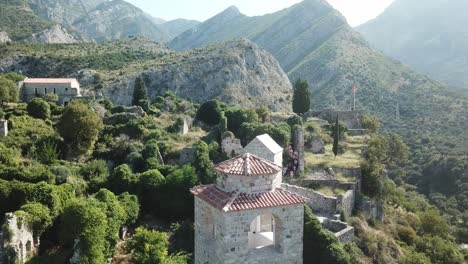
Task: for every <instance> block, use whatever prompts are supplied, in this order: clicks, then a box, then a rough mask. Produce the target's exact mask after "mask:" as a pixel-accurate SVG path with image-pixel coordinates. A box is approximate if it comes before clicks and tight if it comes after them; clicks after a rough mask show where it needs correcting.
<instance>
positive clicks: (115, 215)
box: [94, 189, 127, 258]
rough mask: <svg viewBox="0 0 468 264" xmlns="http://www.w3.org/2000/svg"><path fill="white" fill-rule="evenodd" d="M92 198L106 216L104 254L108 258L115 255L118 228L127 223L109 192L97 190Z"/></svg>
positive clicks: (120, 208)
mask: <svg viewBox="0 0 468 264" xmlns="http://www.w3.org/2000/svg"><path fill="white" fill-rule="evenodd" d="M94 198H95V199H96V200H97V201H99V203H98V205H97V206H98V207H100V208H101V210H102V211H103V212H104V213H105V214H106V219H107V226H106V235H105V242H104V246H105V249H104V253H105V255H106V257H108V258H109V257H112V256H113V255H114V253H115V246H116V245H117V242H118V240H119V231H120V227H121V226H122V225H123V224H125V222H126V221H127V214H126V211H125V209H124V208H123V206H122V204H121V203H120V202H119V200H118V198H117V196H115V194H113V193H112V192H111V191H109V190H106V189H101V190H99V192H98V193H96V195H95V196H94Z"/></svg>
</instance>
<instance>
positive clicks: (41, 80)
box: [23, 78, 77, 83]
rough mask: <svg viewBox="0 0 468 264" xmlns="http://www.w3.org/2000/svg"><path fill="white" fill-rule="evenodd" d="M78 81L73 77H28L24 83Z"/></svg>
mask: <svg viewBox="0 0 468 264" xmlns="http://www.w3.org/2000/svg"><path fill="white" fill-rule="evenodd" d="M74 81H77V80H76V79H73V78H26V79H25V80H24V81H23V82H24V83H70V82H74Z"/></svg>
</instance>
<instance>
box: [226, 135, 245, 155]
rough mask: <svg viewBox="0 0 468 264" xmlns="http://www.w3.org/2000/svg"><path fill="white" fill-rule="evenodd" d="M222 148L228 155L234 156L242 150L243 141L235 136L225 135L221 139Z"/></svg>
mask: <svg viewBox="0 0 468 264" xmlns="http://www.w3.org/2000/svg"><path fill="white" fill-rule="evenodd" d="M221 149H222V151H223V153H224V154H225V155H226V156H227V157H229V158H233V157H235V156H237V155H239V154H240V153H241V152H242V145H241V141H240V139H238V138H235V137H234V136H232V137H225V138H223V139H222V141H221Z"/></svg>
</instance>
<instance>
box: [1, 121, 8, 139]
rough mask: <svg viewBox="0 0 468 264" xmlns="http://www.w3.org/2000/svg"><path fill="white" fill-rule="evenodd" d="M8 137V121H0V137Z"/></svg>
mask: <svg viewBox="0 0 468 264" xmlns="http://www.w3.org/2000/svg"><path fill="white" fill-rule="evenodd" d="M7 135H8V121H7V120H3V119H0V137H6V136H7Z"/></svg>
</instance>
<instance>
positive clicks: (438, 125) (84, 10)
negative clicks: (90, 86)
mask: <svg viewBox="0 0 468 264" xmlns="http://www.w3.org/2000/svg"><path fill="white" fill-rule="evenodd" d="M11 2H15V1H11V0H0V3H2V4H4V5H9V6H13V4H11ZM22 3H23V6H26V5H27V6H28V8H29V9H25V8H22V10H27V12H29V13H28V14H29V15H31V16H34V18H35V19H37V21H38V23H36V24H35V25H34V26H35V27H37V26H41V27H44V28H47V27H50V26H51V25H54V24H53V23H59V24H60V25H64V27H66V28H67V29H69V30H70V31H73V32H75V31H76V32H80V34H83V35H86V36H89V35H91V36H92V37H93V39H94V40H97V41H102V40H106V39H113V38H123V37H124V36H126V35H139V34H141V32H143V31H144V32H146V33H145V34H149V35H151V36H149V37H150V39H152V40H155V39H157V40H160V41H164V40H165V39H166V40H168V39H170V36H171V35H166V36H164V35H159V37H158V36H156V35H158V34H159V33H161V32H164V31H165V30H163V29H162V28H163V27H162V25H166V26H168V25H170V24H168V23H170V22H165V21H161V20H158V19H154V18H152V17H150V16H149V15H147V14H145V13H144V12H143V11H141V10H140V9H138V8H136V7H134V6H132V5H130V4H128V3H126V2H124V1H122V0H113V1H103V0H87V1H84V0H58V1H52V0H23V2H22ZM54 3H55V4H54ZM72 4H75V5H76V6H75V5H73V7H70V5H72ZM78 4H79V5H78ZM80 5H81V9H80V8H79V6H80ZM70 8H77V10H78V11H76V14H75V15H74V16H73V15H67V12H75V9H73V11H70ZM80 10H81V11H80ZM124 10H127V11H126V12H124ZM83 14H85V15H83ZM118 14H121V15H118ZM138 14H139V15H138ZM64 18H66V19H64ZM51 21H54V22H51ZM39 22H41V23H39ZM182 22H183V23H185V25H184V26H178V25H180V24H182ZM173 23H174V25H170V28H172V29H173V30H174V29H177V31H179V32H180V31H183V30H184V28H189V29H188V30H186V31H184V32H183V33H181V34H179V35H178V36H176V37H175V38H173V39H172V40H171V41H170V42H167V45H169V47H171V48H173V49H175V50H177V51H186V52H188V53H177V54H179V55H178V56H177V57H178V58H180V61H178V62H177V63H176V64H175V65H182V64H179V63H180V62H182V61H185V62H190V63H188V64H184V65H185V66H186V67H185V66H184V69H185V70H184V71H182V72H183V73H184V74H186V75H187V76H185V77H184V81H183V82H181V83H187V85H188V86H189V87H190V88H191V89H198V90H200V89H201V90H203V89H204V88H203V87H206V85H207V83H205V80H208V79H210V78H209V77H207V76H209V75H210V74H211V73H210V72H206V71H198V67H200V65H199V64H197V61H196V60H194V59H192V58H191V57H186V58H185V59H183V57H184V56H187V55H183V54H196V53H197V50H198V49H199V48H203V49H202V51H204V50H206V49H207V48H208V49H210V48H209V47H212V46H211V45H215V44H216V43H220V42H221V43H223V42H226V41H232V40H233V39H243V38H245V39H248V40H250V41H252V42H253V43H255V44H256V45H255V46H254V47H257V46H258V47H259V48H260V49H261V50H262V48H263V49H265V50H266V51H262V53H264V52H265V53H264V54H265V56H267V55H266V54H268V53H271V54H272V55H273V56H274V57H275V58H276V60H277V61H278V62H279V64H280V65H281V67H282V68H283V70H284V72H285V73H286V74H287V75H288V77H289V79H290V80H292V81H294V80H296V79H298V78H302V79H306V80H307V81H309V83H310V90H311V92H312V108H313V109H315V110H318V109H324V108H336V109H340V110H346V109H350V108H351V105H352V96H351V94H352V93H351V87H352V85H353V83H356V85H357V89H358V92H357V108H358V109H359V110H364V111H367V112H370V113H373V114H376V115H378V116H379V117H381V119H382V120H383V127H384V129H388V131H397V132H399V133H400V134H405V133H407V134H408V137H414V136H417V137H419V138H421V137H424V138H430V139H431V140H434V141H435V142H436V143H435V145H436V146H438V147H439V148H440V149H442V150H443V151H452V150H454V149H459V150H463V147H464V146H465V145H466V142H468V135H467V134H466V133H464V131H466V130H468V127H467V126H468V120H467V118H468V92H467V91H464V90H459V89H455V88H452V87H447V86H446V85H443V84H441V83H439V82H436V81H433V80H431V79H430V78H428V77H427V76H424V75H421V74H418V73H416V72H414V71H412V70H411V69H410V68H408V67H407V66H405V65H403V64H402V63H400V62H399V61H397V60H394V59H392V58H390V57H387V56H386V55H384V54H383V53H382V52H379V51H376V50H375V49H373V48H372V46H371V45H369V44H368V42H367V41H366V40H365V38H364V37H363V36H362V35H361V34H360V33H358V32H357V31H355V30H354V29H353V28H352V27H350V26H349V25H348V24H347V22H346V19H345V18H344V17H343V16H342V15H341V14H340V13H339V12H338V11H337V10H335V9H334V8H333V7H332V6H331V5H330V4H328V2H327V1H325V0H304V1H303V2H301V3H298V4H296V5H294V6H291V7H289V8H286V9H284V10H281V11H278V12H275V13H272V14H268V15H264V16H256V17H249V16H246V15H244V14H242V13H241V12H240V11H239V10H238V9H237V8H236V7H229V8H228V9H226V10H225V11H223V12H221V13H220V14H218V15H216V16H214V17H213V18H211V19H209V20H207V21H205V22H203V23H197V22H194V21H191V22H187V21H180V20H179V21H176V22H173ZM151 24H153V25H155V27H152V28H148V27H145V26H142V27H141V28H139V27H138V25H151ZM193 24H195V25H194V26H193ZM101 27H104V28H106V27H109V28H106V29H105V30H103V31H99V30H97V29H101ZM0 28H1V29H2V30H4V31H6V32H7V33H8V34H10V38H12V39H15V38H17V37H18V34H16V33H15V32H18V31H13V34H11V30H10V31H8V30H5V29H8V27H5V26H3V25H2V24H0ZM135 29H138V30H135ZM166 30H169V29H167V28H166ZM29 31H31V30H29ZM29 31H28V32H29ZM158 32H159V33H158ZM101 33H103V34H101ZM104 33H105V34H104ZM153 33H154V34H153ZM15 34H16V35H15ZM145 34H143V35H145ZM22 35H23V36H25V35H27V34H24V33H23V34H22ZM173 35H177V34H176V33H174V34H173ZM240 41H241V42H243V41H245V40H240ZM119 43H120V42H118V41H117V42H110V43H104V44H101V45H103V47H106V48H105V49H106V50H110V49H112V48H111V46H114V49H115V50H116V51H119V50H121V47H119V46H118V45H120V44H119ZM145 43H146V42H145ZM90 45H91V44H90ZM152 45H153V44H152ZM216 45H219V44H216ZM26 46H27V45H26ZM82 46H83V48H80V45H75V46H71V47H74V48H75V49H78V50H79V49H83V50H87V51H88V53H84V52H82V53H76V52H75V51H74V53H76V54H75V55H73V56H71V55H69V56H64V57H60V58H59V59H60V61H59V63H58V65H65V64H66V63H68V64H66V67H64V68H65V69H69V70H68V71H64V70H63V68H57V67H55V68H54V67H52V68H50V67H49V66H47V65H44V63H42V62H41V61H40V59H38V58H37V56H39V55H38V54H40V53H39V52H37V50H36V49H37V48H38V47H34V49H33V50H36V52H35V53H31V52H27V54H26V56H23V55H24V51H22V49H25V47H18V48H19V49H18V50H15V49H8V50H7V51H8V54H9V55H10V56H11V57H9V58H7V57H6V56H3V60H2V61H0V66H1V65H3V69H4V71H6V70H8V69H10V66H11V63H12V62H15V63H18V64H19V65H25V66H24V67H23V66H21V67H20V68H22V69H23V70H24V69H26V70H24V71H23V72H24V73H28V71H27V69H30V68H34V67H33V65H44V68H45V70H43V71H42V72H38V71H37V70H36V71H35V72H33V73H34V74H36V75H39V73H40V74H42V76H61V75H73V74H75V73H76V72H78V71H98V72H99V71H102V70H105V72H104V74H105V75H112V74H114V75H115V77H112V78H110V77H109V79H108V81H107V82H106V83H105V89H104V94H105V92H107V91H109V90H108V89H111V88H112V89H113V90H114V91H117V90H118V89H123V90H122V92H121V93H122V94H127V95H128V94H129V89H131V80H133V78H134V77H135V76H136V75H138V74H139V73H138V70H139V71H140V73H142V72H143V73H144V72H147V71H148V70H149V69H151V68H158V67H160V66H161V65H165V66H166V67H168V68H171V69H172V70H171V72H172V73H171V74H173V73H174V72H176V71H177V70H176V69H175V68H172V67H169V66H170V64H165V63H161V61H160V60H155V59H156V57H155V56H159V55H155V54H146V55H148V56H149V59H143V58H142V57H141V56H142V55H145V53H138V52H136V51H135V49H131V50H132V52H131V53H129V54H117V53H116V52H107V53H103V54H97V53H96V52H97V50H100V48H99V47H100V46H99V45H98V46H95V44H92V45H91V46H88V44H82ZM247 46H249V45H247ZM246 49H248V47H246ZM216 50H217V51H216V52H218V54H219V56H220V61H226V60H227V61H229V60H234V61H236V64H230V65H237V66H232V67H228V69H223V68H224V67H226V66H225V64H224V63H220V62H219V63H215V59H214V55H213V54H212V53H210V55H209V56H208V57H209V58H211V59H210V63H214V65H218V66H217V67H211V66H210V67H208V68H210V69H212V71H211V72H213V73H216V74H214V75H213V78H214V79H213V80H212V81H213V83H215V84H219V83H223V81H222V80H223V79H222V75H219V74H218V73H220V72H226V73H225V74H226V75H227V76H229V80H230V82H233V83H236V85H229V86H227V88H226V87H225V88H223V87H218V89H216V93H212V94H211V93H209V94H210V96H212V97H214V98H221V99H226V101H227V102H228V103H240V104H241V105H244V106H253V105H255V104H254V103H253V100H254V99H255V100H258V99H259V98H261V97H262V96H267V97H271V98H276V99H274V100H270V99H268V100H267V101H268V105H269V106H271V107H272V108H273V109H286V108H285V107H284V104H285V102H286V100H285V99H283V101H280V100H279V99H278V98H282V97H283V98H286V97H287V96H286V95H285V94H284V91H285V90H284V89H283V88H281V89H278V91H276V90H275V89H276V88H275V87H276V86H275V85H273V82H272V81H269V80H268V79H267V77H268V76H270V77H271V76H273V75H277V74H273V75H272V74H266V75H261V72H262V71H261V69H269V68H271V67H273V69H275V70H273V71H274V72H277V70H276V65H277V62H276V60H271V59H260V60H259V59H258V58H256V57H255V56H254V57H245V55H246V54H244V53H239V52H236V53H233V54H237V55H235V56H234V55H233V54H231V53H230V52H229V50H230V49H228V50H226V51H225V52H227V54H225V53H224V51H223V50H222V48H219V49H216ZM93 52H94V53H93ZM198 52H199V51H198ZM34 54H35V55H34ZM92 54H95V55H92ZM173 54H176V53H174V52H173ZM268 56H269V55H268ZM48 57H49V59H51V60H56V59H57V55H54V54H53V53H48ZM165 58H166V59H167V58H170V56H169V57H165ZM203 58H206V56H203V57H199V59H200V60H202V59H203ZM227 58H229V59H227ZM252 58H256V59H254V60H252V61H251V59H252ZM22 59H24V60H22ZM135 59H137V60H135ZM127 61H131V65H130V64H126V62H127ZM65 62H66V63H65ZM77 62H85V63H77ZM9 63H10V64H9ZM34 63H35V64H34ZM48 63H50V61H49V62H47V63H46V64H48ZM54 63H55V62H54ZM5 65H6V66H5ZM9 65H10V66H9ZM103 65H104V66H105V67H104V68H103V67H102V66H103ZM187 65H190V66H187ZM249 65H256V66H255V67H256V70H255V71H251V70H247V71H246V70H245V69H249ZM46 66H47V67H46ZM71 67H75V68H74V69H71ZM100 67H101V68H100ZM46 69H49V71H46ZM109 69H110V70H111V71H109ZM159 69H160V68H159ZM14 70H17V69H14ZM224 70H225V71H224ZM128 71H131V72H128ZM160 71H161V72H165V71H164V69H160ZM257 71H258V72H257ZM157 72H159V70H158V71H157ZM191 72H197V74H196V75H195V77H192V78H193V80H192V81H193V84H189V82H186V80H190V75H191ZM29 73H31V71H29ZM158 74H159V73H158ZM202 74H206V75H207V76H202ZM258 74H260V75H261V76H263V77H262V78H258V76H257V75H258ZM155 75H157V74H154V75H153V76H155ZM119 76H124V77H126V78H124V80H123V81H122V82H121V83H120V84H119V85H116V83H117V84H118V83H119V82H116V83H114V82H113V81H116V80H119V79H120V77H119ZM129 76H130V77H129ZM164 76H166V77H167V76H171V75H164ZM178 76H179V77H180V76H182V75H178ZM166 77H164V78H160V79H158V78H159V77H158V78H156V79H155V78H152V80H153V81H148V84H150V85H152V86H158V87H160V88H161V87H164V88H167V89H172V90H175V91H182V90H180V89H181V88H180V86H178V85H167V84H166V80H168V79H165V78H166ZM167 78H169V77H167ZM200 78H202V79H203V80H204V81H202V82H199V81H198V80H199V79H200ZM276 79H280V80H283V78H272V79H271V80H276ZM110 80H112V82H111V81H110ZM155 80H159V81H161V83H158V82H157V81H155ZM247 80H256V81H255V83H256V84H255V85H252V86H250V87H249V82H247ZM262 80H263V81H264V82H266V83H268V84H267V85H266V86H260V85H257V84H258V82H260V81H262ZM283 83H284V81H283ZM195 84H199V85H195ZM241 84H243V85H244V86H246V87H242V85H241ZM279 86H280V87H283V86H282V85H281V84H280V85H279ZM229 87H230V88H229ZM258 87H269V88H268V89H266V90H265V89H264V88H261V89H260V90H256V89H258ZM234 88H236V89H239V91H240V92H239V91H238V92H235V91H234V90H233V89H234ZM244 88H247V89H248V91H249V93H248V95H243V93H245V91H244V90H243V89H244ZM158 91H159V90H158ZM115 94H119V93H118V92H115ZM185 95H187V96H189V97H190V96H192V94H190V93H188V92H186V90H184V92H183V94H182V92H181V94H179V96H185ZM252 95H254V96H252ZM236 97H238V98H236ZM112 98H114V99H116V100H118V98H119V97H118V96H115V97H112ZM125 98H127V99H128V96H127V97H125ZM197 98H198V97H197ZM201 98H202V97H199V99H201ZM203 98H204V97H203ZM249 98H251V100H246V99H249ZM125 102H129V100H125ZM119 103H123V101H122V102H121V101H119ZM275 103H276V104H278V105H277V106H275ZM397 113H399V114H397ZM448 141H450V142H456V143H457V144H455V147H453V148H451V147H449V146H448V145H447V144H445V142H448ZM458 143H459V144H458ZM456 146H459V147H456Z"/></svg>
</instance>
